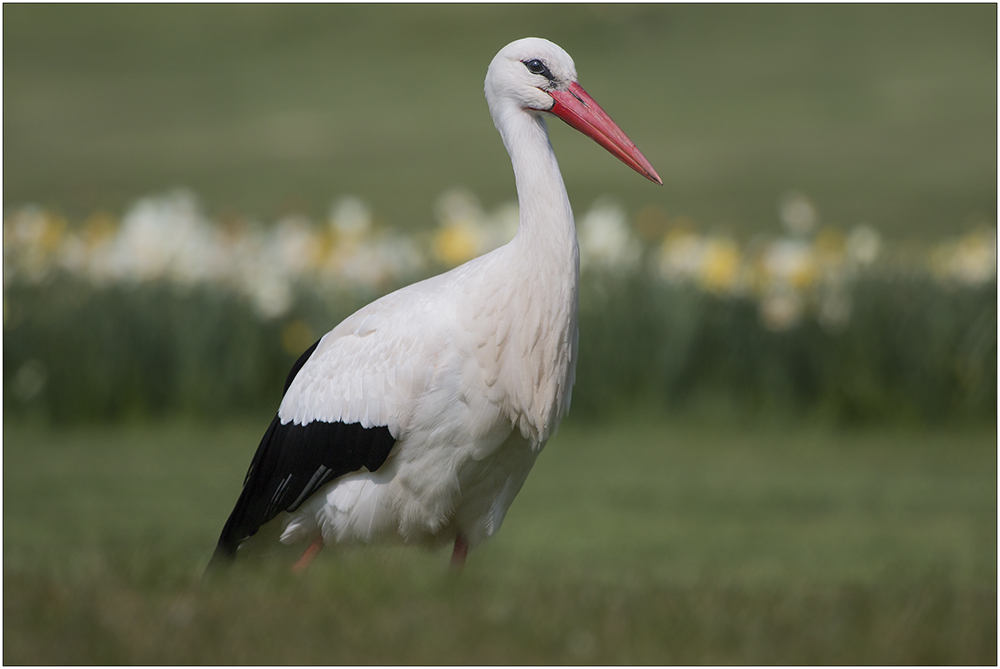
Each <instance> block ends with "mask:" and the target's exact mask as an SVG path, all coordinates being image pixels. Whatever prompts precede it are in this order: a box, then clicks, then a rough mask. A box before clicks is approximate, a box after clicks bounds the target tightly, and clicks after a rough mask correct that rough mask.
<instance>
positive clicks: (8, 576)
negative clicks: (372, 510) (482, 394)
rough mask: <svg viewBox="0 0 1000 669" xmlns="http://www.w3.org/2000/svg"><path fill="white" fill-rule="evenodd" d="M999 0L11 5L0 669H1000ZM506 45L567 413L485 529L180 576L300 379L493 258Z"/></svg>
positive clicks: (504, 214)
mask: <svg viewBox="0 0 1000 669" xmlns="http://www.w3.org/2000/svg"><path fill="white" fill-rule="evenodd" d="M996 17H997V14H996V6H995V5H989V4H981V5H801V6H800V5H774V6H770V5H768V6H761V5H756V6H755V5H740V6H733V5H603V4H593V5H566V4H558V5H544V4H542V5H540V4H532V5H474V6H473V5H350V4H335V5H280V6H279V5H243V6H240V5H89V6H77V5H11V4H7V5H4V7H3V18H4V22H3V24H4V28H3V29H4V35H3V37H4V39H3V68H4V71H3V75H4V76H3V86H4V147H3V161H4V188H3V235H4V263H3V269H4V290H3V298H4V299H3V328H4V332H3V355H4V364H3V391H4V392H3V412H4V421H3V466H4V483H3V504H4V519H3V532H4V539H3V541H4V547H3V551H4V555H3V563H4V564H3V587H4V596H3V607H4V608H3V632H4V647H3V661H4V663H5V664H88V663H90V664H203V663H214V664H285V663H289V664H339V663H346V664H396V663H399V664H419V663H432V664H451V663H459V664H487V663H500V664H522V663H524V664H545V663H564V664H592V663H594V664H645V663H650V664H670V663H681V664H730V663H739V664H744V663H749V664H773V663H784V664H897V663H901V664H994V665H995V664H996V663H997V448H996V444H997V423H996V406H997V395H996V392H997V377H996V372H997V357H996V354H997V311H996V309H997V295H996V248H997V233H996V230H997V227H996V220H997V219H996V203H997V190H996V184H997V171H996V165H997V153H996V146H997V134H996V131H997V127H996V118H997V113H996V111H997V107H996V99H997V89H996V81H997V68H996V53H997V41H996ZM529 34H534V35H539V36H544V37H548V38H550V39H552V40H553V41H555V42H557V43H559V44H560V45H562V46H563V47H565V48H566V49H567V51H569V52H570V53H571V54H572V55H573V57H574V59H575V61H576V65H577V68H578V70H579V73H580V76H581V83H582V84H583V86H584V87H585V88H586V89H587V90H588V92H590V93H591V94H592V95H593V96H594V97H595V99H597V100H598V101H600V103H601V104H602V106H603V107H604V108H605V109H606V110H607V111H608V112H609V113H610V115H611V116H612V117H613V118H615V120H616V121H617V122H618V123H619V124H620V125H621V126H622V128H623V129H624V130H625V131H626V132H627V133H628V134H629V136H630V137H631V138H632V139H633V140H635V141H636V143H637V144H638V146H639V147H640V148H641V149H642V150H643V152H644V153H645V155H646V156H647V157H648V158H649V159H650V161H651V162H652V163H653V165H654V166H655V167H656V168H657V170H658V171H659V173H660V174H661V176H663V178H664V182H665V185H664V186H663V187H662V188H656V187H654V186H652V185H651V184H649V183H648V182H646V181H644V180H643V179H642V178H640V177H638V176H637V175H636V174H634V173H632V172H631V171H630V170H628V169H627V168H625V167H624V166H622V165H621V164H619V163H618V162H617V161H615V160H614V159H613V158H611V157H609V156H607V155H604V154H603V152H602V151H601V150H600V149H599V148H598V147H596V146H594V145H593V143H592V142H588V141H587V140H586V139H584V138H581V137H578V136H576V133H574V132H573V131H572V130H569V129H567V128H565V127H563V126H562V124H560V123H555V122H552V123H550V124H549V127H550V132H551V136H552V141H553V145H554V147H555V149H556V152H557V154H558V157H559V160H560V165H561V167H562V172H563V175H564V178H565V181H566V185H567V190H568V192H569V195H570V198H571V200H572V202H573V206H574V211H575V213H576V221H577V227H578V234H579V238H580V248H581V267H582V283H581V291H580V330H581V335H580V342H581V348H580V359H579V363H578V370H577V371H578V375H577V385H576V387H575V388H574V394H573V408H572V411H571V413H570V416H569V418H568V420H567V421H566V422H565V423H564V424H563V426H562V427H561V429H560V432H559V434H558V435H557V436H556V437H555V438H554V439H553V440H552V441H551V442H550V443H549V444H548V446H547V447H546V451H545V452H544V453H543V455H542V456H541V457H540V459H539V461H538V464H537V466H536V468H535V470H534V471H533V472H532V474H531V476H530V477H529V479H528V482H527V484H526V485H525V487H524V489H523V491H522V492H521V494H520V495H519V496H518V498H517V500H516V501H515V503H514V505H513V507H512V508H511V510H510V513H509V514H508V516H507V520H506V522H505V524H504V527H503V529H502V530H501V531H500V532H499V533H498V535H497V536H496V537H495V538H494V540H492V541H491V542H488V543H487V544H486V545H484V546H483V547H481V548H480V549H479V550H477V551H475V552H474V553H473V554H472V555H471V556H470V559H469V563H468V565H467V567H466V569H465V571H464V572H463V573H462V574H461V575H459V576H456V575H454V574H452V573H450V572H449V570H448V565H447V562H448V556H447V554H446V553H445V552H440V553H428V552H426V551H423V550H421V549H413V548H408V547H394V546H387V547H336V548H328V549H327V550H325V551H324V552H323V553H322V554H321V556H320V558H319V559H318V560H317V561H316V562H315V563H314V564H313V565H312V567H310V569H309V570H308V571H307V572H306V573H304V574H302V575H299V576H293V575H292V574H291V573H290V570H289V567H290V565H291V563H293V562H294V560H295V559H296V558H297V557H298V552H299V551H300V550H301V548H300V547H296V548H294V549H289V550H280V549H279V550H276V551H275V552H274V554H272V555H269V556H264V557H262V558H260V559H256V560H253V559H250V560H244V561H241V562H240V563H238V564H236V565H235V567H234V568H233V569H232V570H229V571H225V572H221V573H216V574H213V575H211V576H210V577H204V576H203V574H202V572H203V569H204V567H205V564H206V563H207V560H208V557H209V555H210V554H211V551H212V548H213V547H214V543H215V541H216V539H217V538H218V534H219V532H220V530H221V527H222V524H223V522H224V520H225V518H226V516H227V514H228V513H229V511H230V510H231V508H232V504H233V503H234V501H235V499H236V496H237V495H238V492H239V488H240V485H241V482H242V479H243V475H244V473H245V470H246V466H247V465H248V464H249V461H250V458H251V456H252V453H253V451H254V448H255V446H256V444H257V442H258V440H259V438H260V436H261V434H262V433H263V431H264V429H265V428H266V426H267V423H268V422H269V420H270V418H271V416H272V415H273V412H274V410H275V408H276V407H277V404H278V401H279V399H280V390H281V387H282V382H283V381H284V376H285V374H286V373H287V370H288V369H289V367H290V365H291V363H292V362H293V361H294V360H295V359H296V358H297V357H298V356H299V354H300V353H301V351H303V350H304V349H305V348H306V347H308V346H309V345H310V344H311V343H312V342H313V341H315V338H316V337H318V336H319V335H321V334H322V333H323V332H326V331H327V330H329V329H330V328H331V327H332V326H333V325H335V324H336V323H337V322H338V321H339V320H340V319H341V318H343V317H344V316H346V315H347V314H349V313H351V311H353V310H354V309H356V308H357V307H359V306H361V305H362V304H364V303H366V302H368V301H370V300H371V299H373V298H375V297H377V296H379V295H381V294H384V293H386V292H388V291H390V290H392V289H394V288H396V287H398V286H400V285H403V284H405V283H408V282H410V281H413V280H416V279H420V278H423V277H425V276H429V275H430V274H433V273H435V272H439V271H442V270H445V269H448V268H449V267H453V266H455V265H457V264H459V263H461V262H463V261H465V260H467V259H469V258H471V257H473V256H475V255H478V254H481V253H484V252H486V251H488V250H490V249H492V248H494V247H495V246H497V245H499V244H501V243H504V242H505V241H506V240H507V239H509V238H510V235H512V234H513V229H514V226H516V220H517V217H516V207H515V206H514V204H513V203H512V201H511V200H512V198H513V178H512V176H511V174H510V162H509V160H508V159H507V157H506V155H505V154H504V151H503V147H502V145H501V143H500V141H499V139H498V137H497V135H496V132H495V129H494V128H493V126H492V124H491V122H490V119H489V116H488V114H487V110H486V105H485V102H484V100H483V97H482V80H483V76H484V74H485V71H486V67H487V65H488V63H489V60H490V58H492V57H493V55H494V53H495V52H496V51H497V49H499V48H500V47H501V46H502V45H503V44H506V43H507V42H509V41H511V40H512V39H516V38H518V37H522V36H525V35H529Z"/></svg>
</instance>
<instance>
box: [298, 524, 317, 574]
mask: <svg viewBox="0 0 1000 669" xmlns="http://www.w3.org/2000/svg"><path fill="white" fill-rule="evenodd" d="M322 549H323V535H322V534H321V535H319V536H318V537H316V540H315V541H313V542H312V543H311V544H309V548H307V549H306V552H305V553H303V554H302V557H300V558H299V561H298V562H296V563H295V564H293V565H292V573H294V574H301V573H302V572H304V571H305V570H306V567H308V566H309V565H310V564H312V561H313V560H315V559H316V556H317V555H319V552H320V551H321V550H322Z"/></svg>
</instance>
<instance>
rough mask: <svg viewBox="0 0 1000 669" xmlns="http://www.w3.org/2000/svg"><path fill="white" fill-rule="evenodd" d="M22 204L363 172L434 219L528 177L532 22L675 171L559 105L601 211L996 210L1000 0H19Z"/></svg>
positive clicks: (760, 222)
mask: <svg viewBox="0 0 1000 669" xmlns="http://www.w3.org/2000/svg"><path fill="white" fill-rule="evenodd" d="M3 17H4V35H3V37H4V44H3V56H4V58H3V73H4V84H3V86H4V149H3V153H4V207H5V208H7V209H9V208H10V207H13V206H19V205H22V204H25V203H26V202H34V203H40V204H43V205H47V206H52V207H54V208H56V209H58V210H62V211H65V212H67V213H69V214H71V216H72V217H74V218H75V217H82V216H86V215H87V214H89V213H91V212H92V211H94V210H95V209H102V208H103V209H109V210H111V211H112V212H114V213H121V212H122V210H123V209H124V208H125V207H127V206H128V204H129V203H130V202H131V201H133V200H134V199H135V198H137V197H140V196H144V195H148V194H151V193H158V192H162V191H163V190H165V189H169V188H173V187H175V186H178V185H181V186H187V187H189V188H192V189H193V190H194V191H195V192H196V193H198V194H199V195H201V196H202V197H204V199H205V201H206V206H207V208H208V210H209V212H210V213H211V214H212V215H213V216H222V217H225V216H228V215H232V214H233V213H236V214H242V215H248V216H251V217H256V218H261V219H263V220H265V221H272V220H274V217H275V216H276V215H279V214H281V213H285V212H288V211H304V212H306V213H308V214H309V215H311V216H313V217H315V218H318V217H322V216H324V215H325V214H326V211H327V207H328V206H329V203H330V201H331V199H333V198H335V197H338V196H340V195H342V194H354V195H358V196H360V197H362V198H364V199H365V200H366V201H368V202H369V203H370V204H371V205H372V206H373V208H374V211H375V213H376V215H377V216H378V218H379V219H380V220H381V221H383V222H387V223H389V224H391V225H394V226H397V227H400V228H403V229H407V230H419V229H422V228H426V227H427V226H429V225H430V224H432V223H433V220H434V218H433V212H434V202H435V200H436V198H437V197H438V196H439V195H440V194H441V193H442V192H443V191H444V190H445V189H448V188H452V187H454V186H465V187H468V188H470V189H471V190H472V191H473V192H474V193H476V194H477V195H478V196H479V197H481V198H482V199H483V201H484V203H485V204H486V205H487V206H495V205H496V204H498V203H501V202H506V201H508V200H510V199H512V198H513V195H514V190H513V178H512V175H511V174H510V163H509V161H508V160H507V157H506V155H505V154H504V150H503V147H502V146H501V144H500V141H499V138H498V137H497V135H496V132H495V130H494V129H493V126H492V124H491V123H490V119H489V116H488V114H487V110H486V105H485V103H484V100H483V96H482V85H483V77H484V75H485V73H486V67H487V65H488V64H489V62H490V59H491V58H492V57H493V55H494V54H495V53H496V52H497V51H498V50H499V49H500V48H501V47H502V46H503V45H504V44H506V43H508V42H509V41H511V40H513V39H516V38H519V37H524V36H527V35H538V36H543V37H548V38H550V39H552V40H554V41H555V42H557V43H559V44H560V45H562V46H563V47H565V48H566V49H567V50H568V51H569V53H570V54H572V55H573V57H574V59H575V61H576V64H577V67H578V70H579V72H580V77H581V82H582V83H583V85H584V87H585V88H587V90H588V91H589V92H590V93H592V94H593V95H594V97H595V98H596V99H597V100H598V101H599V102H601V104H602V105H603V106H604V107H605V109H606V110H607V111H608V112H609V113H610V114H611V115H612V117H613V118H615V119H616V120H617V121H618V122H619V124H620V125H621V126H622V128H623V129H624V130H625V131H626V132H627V133H628V134H629V136H630V137H631V138H632V139H633V140H635V141H636V143H637V144H638V145H639V147H640V148H641V149H642V150H643V152H644V153H645V154H646V156H647V157H648V158H649V159H650V161H651V162H652V164H653V165H655V166H656V168H657V170H658V171H659V173H660V175H661V176H662V177H663V179H664V182H665V186H664V187H663V188H659V189H658V188H654V187H652V186H651V185H650V184H649V183H648V182H646V181H644V180H643V179H641V178H639V177H637V176H636V175H635V174H633V173H632V172H631V171H630V170H628V169H626V168H624V167H623V166H622V165H621V164H619V163H618V162H617V161H615V160H614V159H613V158H611V157H609V156H607V155H604V154H603V152H602V151H601V150H600V149H599V148H598V147H596V146H594V145H593V143H592V142H588V141H587V140H585V139H583V138H581V137H578V136H575V135H576V133H574V132H573V131H571V130H569V129H568V128H565V127H563V125H562V124H561V123H552V124H550V125H551V127H552V133H553V143H554V144H555V146H556V149H557V152H558V154H559V158H560V163H561V165H562V169H563V173H564V175H565V177H566V182H567V187H568V190H569V193H570V197H571V198H573V199H574V205H575V206H576V208H577V210H578V212H579V211H584V210H585V209H586V208H587V207H589V206H590V204H591V203H592V202H593V200H594V198H596V197H598V196H600V195H602V194H611V195H614V196H615V197H617V198H619V199H621V200H622V201H623V203H624V204H625V206H626V207H627V208H628V210H629V212H630V214H632V215H634V214H635V213H636V212H637V211H638V210H639V209H640V208H641V207H643V206H644V205H646V204H654V205H657V206H659V207H661V208H662V209H663V210H664V211H666V212H667V213H668V214H670V215H671V216H679V215H683V216H689V217H692V218H694V220H696V221H697V222H698V223H699V224H701V225H702V226H704V227H707V228H711V229H723V230H730V231H733V232H734V233H735V234H737V235H741V236H746V237H749V236H750V235H752V234H754V233H755V232H760V231H775V230H776V229H777V227H778V221H777V202H778V199H779V198H780V196H781V195H782V194H783V193H784V192H785V191H787V190H789V189H797V190H800V191H804V192H805V193H807V194H808V195H809V196H810V197H812V198H813V200H814V201H815V202H816V204H817V206H818V208H819V211H820V215H821V216H822V218H823V222H824V223H832V224H836V225H839V226H842V227H848V226H852V225H855V224H856V223H858V222H861V221H863V222H866V223H869V224H872V225H876V226H877V227H879V228H880V229H881V230H883V231H884V232H886V233H888V234H890V235H891V236H894V237H914V236H918V237H919V236H923V237H930V238H935V237H940V236H942V235H944V234H953V233H954V231H956V230H962V229H964V228H966V227H967V226H968V225H969V223H970V218H971V219H972V220H977V219H985V220H986V221H987V222H993V221H995V220H996V178H997V172H996V161H997V154H996V143H997V135H996V110H997V107H996V94H997V89H996V78H997V69H996V49H997V41H996V17H997V14H996V6H995V5H990V4H978V5H969V4H966V5H920V6H915V5H892V6H886V5H881V6H875V5H835V6H830V5H809V6H796V5H780V6H759V5H745V6H732V5H651V4H647V5H614V6H609V5H567V4H558V5H538V4H532V5H474V6H466V5H404V6H396V5H391V6H390V5H381V6H372V5H369V6H358V5H341V4H338V5H306V6H302V5H281V6H279V5H255V6H239V5H223V6H209V5H198V6H193V5H170V6H128V5H113V6H67V5H43V6H36V5H5V6H4V9H3Z"/></svg>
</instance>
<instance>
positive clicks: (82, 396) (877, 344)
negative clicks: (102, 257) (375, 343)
mask: <svg viewBox="0 0 1000 669" xmlns="http://www.w3.org/2000/svg"><path fill="white" fill-rule="evenodd" d="M852 294H853V299H854V307H853V310H854V313H853V315H852V317H851V319H850V321H849V322H848V323H847V324H846V325H845V326H843V328H842V329H836V330H831V329H828V328H827V329H825V328H824V327H822V326H821V325H819V324H818V323H817V322H816V320H815V319H805V320H803V321H802V322H801V323H799V324H798V325H796V326H794V327H791V328H789V329H786V330H783V331H779V332H773V331H771V330H769V329H767V328H766V327H764V326H763V325H762V324H761V322H760V318H759V314H758V309H757V305H756V303H755V302H754V301H752V300H750V299H744V298H737V297H721V296H714V295H713V294H711V293H708V292H704V291H701V290H698V289H695V288H694V287H691V286H683V285H680V286H678V285H672V284H668V283H665V282H662V281H659V280H655V279H653V278H650V277H648V276H647V275H645V274H643V273H637V274H616V273H614V272H600V271H593V272H589V273H587V274H585V276H584V283H583V286H582V288H581V312H580V329H581V335H580V342H581V344H580V347H581V348H580V360H579V364H578V367H577V383H576V386H575V387H574V391H573V393H574V394H573V413H574V414H579V415H580V416H582V417H586V418H588V419H601V418H608V417H612V416H614V415H616V414H617V413H619V412H621V411H630V410H633V409H634V408H635V407H636V406H642V407H645V408H647V409H649V410H652V411H654V412H667V413H673V414H678V413H695V414H697V413H699V412H706V411H708V412H712V413H717V412H720V411H721V412H723V413H726V414H730V415H731V416H736V417H738V416H761V415H765V416H768V415H770V416H785V417H788V416H798V417H811V418H818V419H821V420H824V421H827V422H834V423H856V422H872V421H914V420H915V421H919V422H922V423H937V422H949V421H951V422H965V421H968V420H974V421H987V422H988V421H994V420H995V418H996V369H997V358H996V351H997V342H996V322H997V321H996V284H995V282H990V283H987V284H985V285H982V286H977V287H962V288H958V287H955V286H949V285H946V284H939V283H935V282H932V281H929V280H923V279H919V278H909V279H901V278H898V277H897V278H879V277H871V278H868V279H865V280H863V281H860V282H859V283H858V284H857V285H855V286H854V289H853V291H852ZM370 297H372V295H371V294H370V293H360V292H359V293H351V294H348V293H343V294H340V295H335V296H320V295H319V294H317V293H315V292H312V291H309V290H308V289H306V288H303V287H300V288H299V289H298V297H297V299H296V301H295V306H294V307H293V308H292V309H291V310H290V311H289V312H288V313H286V314H284V315H283V316H282V317H281V318H278V319H273V320H266V319H261V318H260V317H259V316H258V315H257V314H256V313H255V312H254V309H253V306H252V304H251V303H250V302H249V301H248V300H247V299H245V298H243V297H239V296H236V295H234V294H232V293H229V292H225V291H223V290H219V289H214V288H212V287H211V286H198V287H189V288H182V287H178V286H176V285H172V284H168V283H139V284H118V285H112V286H108V287H103V288H98V287H94V286H92V285H90V284H88V283H85V282H80V281H73V280H71V279H68V278H65V277H63V278H54V279H51V280H49V281H47V282H45V283H42V284H39V285H24V284H17V283H15V284H13V285H11V286H9V287H8V288H7V290H6V298H5V310H6V314H7V319H6V323H5V327H4V389H5V393H4V411H5V412H6V414H7V415H8V416H12V417H27V416H35V417H37V418H39V419H48V420H53V421H56V422H59V423H72V422H81V421H83V422H88V421H109V420H120V419H139V418H148V417H156V416H170V415H190V416H198V417H201V418H217V417H219V416H226V415H228V416H240V415H246V414H250V413H253V414H257V415H263V414H269V413H271V412H272V411H274V410H275V408H276V406H277V403H278V401H279V400H280V396H281V389H282V388H283V383H284V380H285V376H286V375H287V373H288V370H289V369H290V367H291V365H292V363H293V362H294V360H295V358H296V357H298V354H299V353H300V352H301V351H302V350H304V349H305V348H306V347H307V346H308V345H309V344H311V343H312V342H313V341H315V339H316V338H318V336H319V335H320V334H322V333H323V332H326V331H327V330H328V329H330V328H331V327H333V326H334V325H335V324H336V323H337V322H339V321H340V320H341V319H342V318H343V317H345V316H346V315H347V314H349V313H350V312H351V311H353V310H354V309H355V308H357V307H359V306H361V305H362V304H364V302H365V301H366V300H367V299H369V298H370ZM303 331H304V333H305V334H299V336H298V337H290V335H294V334H296V333H301V332H303ZM33 374H34V378H33V377H32V375H33ZM33 381H34V383H32V382H33Z"/></svg>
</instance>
